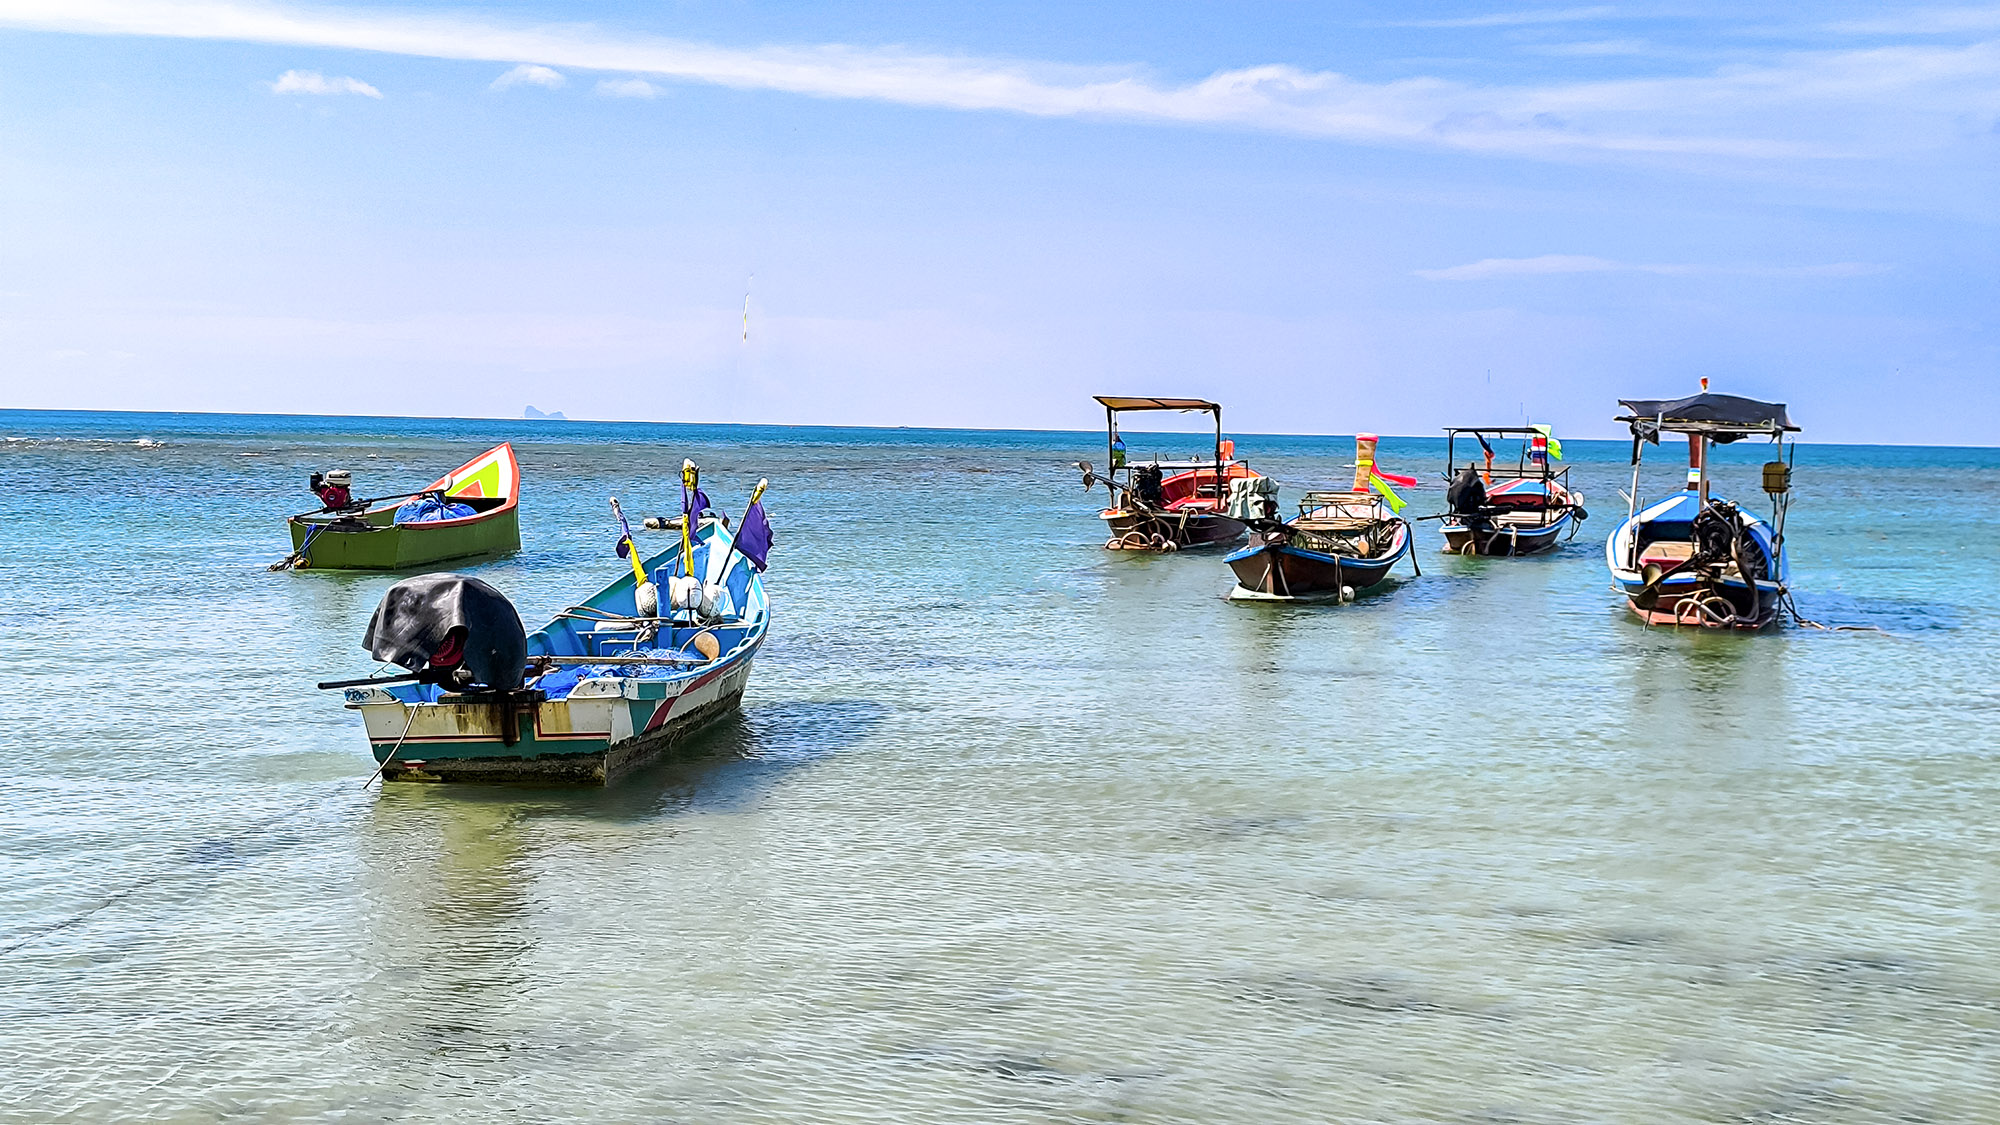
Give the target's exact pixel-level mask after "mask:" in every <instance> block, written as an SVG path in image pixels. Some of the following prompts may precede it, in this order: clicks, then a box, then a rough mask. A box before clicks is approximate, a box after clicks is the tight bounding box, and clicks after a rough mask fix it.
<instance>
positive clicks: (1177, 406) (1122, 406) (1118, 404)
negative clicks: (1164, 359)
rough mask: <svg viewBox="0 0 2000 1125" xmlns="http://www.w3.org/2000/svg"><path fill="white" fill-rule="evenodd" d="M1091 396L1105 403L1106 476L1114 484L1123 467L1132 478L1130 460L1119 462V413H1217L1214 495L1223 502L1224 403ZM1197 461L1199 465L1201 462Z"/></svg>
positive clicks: (1127, 476)
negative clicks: (1161, 411) (1157, 411)
mask: <svg viewBox="0 0 2000 1125" xmlns="http://www.w3.org/2000/svg"><path fill="white" fill-rule="evenodd" d="M1091 397H1093V398H1095V399H1096V400H1097V401H1098V402H1100V403H1103V404H1104V428H1105V441H1104V464H1105V465H1106V470H1105V479H1106V480H1107V481H1110V482H1112V483H1113V484H1116V483H1117V476H1118V471H1119V470H1120V469H1123V470H1125V476H1126V479H1127V480H1130V479H1131V476H1132V467H1131V465H1130V463H1129V460H1128V463H1127V464H1124V465H1120V464H1119V463H1118V456H1117V448H1118V415H1119V414H1120V413H1123V412H1127V411H1131V412H1139V411H1152V410H1172V411H1177V412H1179V413H1182V414H1191V413H1204V414H1211V415H1214V417H1215V496H1216V500H1217V501H1218V502H1220V501H1221V500H1222V499H1223V498H1224V496H1223V492H1224V487H1223V479H1224V478H1223V468H1224V465H1223V458H1222V404H1221V403H1216V402H1210V401H1208V400H1207V399H1205V398H1152V397H1123V396H1119V395H1093V396H1091ZM1196 464H1198V462H1197V463H1196ZM1200 494H1201V484H1200V479H1199V478H1196V482H1195V495H1197V496H1199V495H1200Z"/></svg>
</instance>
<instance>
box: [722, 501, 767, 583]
mask: <svg viewBox="0 0 2000 1125" xmlns="http://www.w3.org/2000/svg"><path fill="white" fill-rule="evenodd" d="M770 485H771V478H770V477H765V478H763V479H761V480H759V481H758V482H757V487H756V488H753V489H751V490H750V502H749V503H748V504H745V505H743V514H744V515H745V516H748V515H749V514H750V509H752V508H754V507H756V506H757V501H759V500H762V499H763V498H764V490H765V489H766V488H769V487H770ZM742 527H743V521H742V520H740V519H739V520H737V521H736V526H735V527H733V528H731V529H730V531H729V553H728V554H725V555H723V556H722V569H721V570H719V571H717V572H716V573H717V574H718V575H720V576H721V579H722V581H723V582H724V583H727V582H728V581H729V568H730V566H732V565H733V564H734V563H735V562H736V533H737V532H738V531H740V530H742ZM746 557H747V556H746Z"/></svg>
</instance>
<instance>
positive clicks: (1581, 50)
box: [1528, 39, 1654, 58]
mask: <svg viewBox="0 0 2000 1125" xmlns="http://www.w3.org/2000/svg"><path fill="white" fill-rule="evenodd" d="M1528 50H1529V51H1532V52H1534V53H1535V54H1538V55H1554V56H1556V57H1558V58H1610V57H1613V56H1618V55H1650V54H1653V53H1654V48H1653V45H1652V44H1650V43H1648V42H1646V41H1645V40H1644V39H1592V40H1589V41H1587V42H1582V43H1536V44H1534V45H1532V46H1530V47H1529V48H1528Z"/></svg>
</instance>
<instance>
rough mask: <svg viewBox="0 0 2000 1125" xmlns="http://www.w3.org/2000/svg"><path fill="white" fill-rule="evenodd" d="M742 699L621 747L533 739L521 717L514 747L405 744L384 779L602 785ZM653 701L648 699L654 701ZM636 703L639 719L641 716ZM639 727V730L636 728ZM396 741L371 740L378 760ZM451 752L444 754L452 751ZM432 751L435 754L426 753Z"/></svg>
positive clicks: (734, 696) (681, 718)
mask: <svg viewBox="0 0 2000 1125" xmlns="http://www.w3.org/2000/svg"><path fill="white" fill-rule="evenodd" d="M742 700H743V693H742V692H741V691H740V690H739V691H736V692H733V693H731V694H728V695H723V696H720V697H718V698H716V699H713V700H711V701H709V702H708V703H706V704H703V705H702V706H700V707H697V708H695V709H694V710H692V711H689V712H688V713H686V714H684V715H675V716H674V717H673V719H672V720H671V721H669V722H668V723H666V725H664V726H663V727H661V728H659V729H657V730H651V731H646V732H645V733H643V734H640V735H638V736H636V737H633V738H628V739H626V740H624V741H623V742H620V743H618V744H617V745H616V746H609V745H607V744H606V740H605V739H601V738H599V739H592V740H589V741H584V740H577V741H573V742H568V743H563V742H559V741H556V740H552V739H551V740H542V739H536V738H535V737H534V731H533V729H532V724H531V723H529V722H528V721H527V716H526V715H522V716H521V719H522V723H523V731H522V733H523V735H524V737H523V739H522V741H520V742H517V743H515V744H514V745H513V746H503V745H501V744H499V743H493V742H486V743H457V744H453V743H426V744H423V745H421V746H413V745H411V744H408V743H405V744H404V746H403V748H402V751H401V752H400V753H398V754H397V756H396V760H395V761H394V762H391V763H390V764H389V766H388V768H387V769H385V770H383V772H382V777H383V780H385V781H492V782H505V781H528V782H545V783H546V782H570V783H581V784H585V785H602V784H604V783H606V782H608V781H614V780H616V779H617V778H618V777H619V776H620V775H621V774H625V773H628V772H630V771H632V770H635V769H638V768H640V767H642V766H645V765H648V764H650V763H652V762H655V761H658V760H659V759H660V758H662V757H665V756H667V755H668V754H669V752H670V751H673V750H675V749H676V748H680V747H683V746H685V745H686V743H687V741H688V740H689V739H690V738H692V737H693V736H694V735H696V734H698V733H700V732H701V731H703V730H706V729H707V728H708V727H710V726H712V725H714V724H715V723H716V721H717V720H720V719H722V718H724V717H726V716H728V715H729V714H730V713H731V712H733V711H735V710H736V708H737V706H738V705H739V704H740V703H741V702H742ZM652 702H653V701H646V703H647V704H648V705H650V704H651V703H652ZM638 708H639V705H638V704H634V711H635V714H634V719H635V720H638V715H637V714H636V711H637V710H638ZM635 729H636V728H635ZM394 746H395V742H394V740H390V741H388V742H376V743H372V744H371V748H372V749H373V750H374V752H375V760H376V761H378V762H379V761H381V760H382V759H383V758H384V757H386V756H387V755H388V753H389V751H390V749H391V748H392V747H394ZM447 748H448V751H449V753H450V755H451V756H449V757H445V756H440V755H439V752H440V751H445V750H447ZM425 753H429V754H431V755H432V756H431V757H424V756H423V755H424V754H425Z"/></svg>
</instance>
